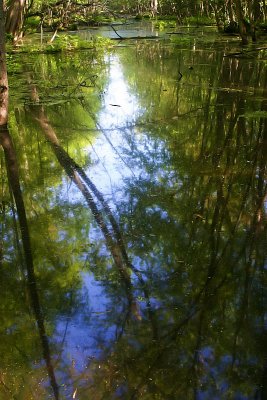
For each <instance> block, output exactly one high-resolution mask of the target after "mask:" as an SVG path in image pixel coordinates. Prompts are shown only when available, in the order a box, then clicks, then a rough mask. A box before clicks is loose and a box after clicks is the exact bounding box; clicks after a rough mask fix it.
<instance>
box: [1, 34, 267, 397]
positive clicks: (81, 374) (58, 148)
mask: <svg viewBox="0 0 267 400" xmlns="http://www.w3.org/2000/svg"><path fill="white" fill-rule="evenodd" d="M83 35H84V33H83ZM235 40H236V39H232V42H233V43H235V44H236V47H238V43H237V40H236V42H234V41H235ZM122 44H123V46H121V47H120V45H119V46H118V47H116V48H115V49H113V50H112V51H111V52H108V51H106V52H105V51H104V52H102V54H98V55H97V56H95V55H94V54H93V53H92V52H91V51H80V52H76V53H69V54H68V53H64V54H60V55H58V54H55V55H31V54H27V55H10V56H9V58H8V64H9V70H10V74H9V79H10V103H11V105H10V133H11V135H12V138H13V142H14V146H15V150H16V156H17V162H18V167H19V175H20V185H21V189H22V194H23V201H24V207H25V209H26V215H27V223H28V228H29V232H30V238H31V243H30V246H31V248H30V252H31V254H30V255H29V252H28V253H26V255H25V254H24V252H23V247H22V244H23V243H25V235H26V236H27V229H26V231H25V224H24V225H23V224H22V225H23V226H22V229H21V228H20V225H19V219H18V215H17V211H16V206H15V200H16V199H13V197H12V196H11V194H10V193H11V191H10V185H11V182H10V179H12V172H10V171H9V179H8V174H7V172H6V166H5V157H4V152H3V151H2V150H1V153H0V157H1V210H0V211H1V214H0V218H1V219H0V222H1V231H0V232H1V269H0V273H1V281H0V285H1V290H0V297H1V301H0V310H1V331H0V338H1V340H0V354H1V367H0V371H1V378H0V399H1V400H2V399H17V400H21V399H27V400H28V399H38V400H42V399H72V398H73V399H79V400H84V399H86V400H87V399H93V400H98V399H148V400H150V399H162V400H167V399H170V400H176V399H177V400H178V399H185V400H190V399H199V400H200V399H201V400H202V399H203V400H204V399H209V400H210V399H236V400H237V399H238V400H241V399H266V398H267V397H266V396H267V388H266V382H267V321H266V300H267V299H266V294H267V293H266V265H267V264H266V249H267V247H266V245H267V239H266V227H267V224H266V206H267V204H266V195H267V186H266V163H267V93H266V87H267V69H266V66H267V64H266V52H265V53H264V51H254V52H252V53H249V56H248V57H242V56H241V57H240V56H237V57H224V54H225V53H230V52H231V51H232V50H233V47H232V46H233V44H231V43H230V42H228V40H227V39H225V38H224V39H220V38H219V37H216V35H214V33H211V34H209V33H206V34H203V33H202V31H201V32H200V31H198V30H195V31H194V32H189V33H188V32H187V33H184V35H181V40H180V41H178V42H177V44H173V43H170V42H169V41H168V40H167V39H166V38H165V39H164V40H158V41H156V40H151V41H141V40H138V41H136V42H135V41H131V42H122ZM26 242H27V238H26ZM28 250H29V249H28ZM31 257H32V259H33V268H34V271H32V270H31V267H30V266H31V260H30V259H31Z"/></svg>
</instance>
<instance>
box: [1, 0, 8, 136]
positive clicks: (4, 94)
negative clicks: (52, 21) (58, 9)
mask: <svg viewBox="0 0 267 400" xmlns="http://www.w3.org/2000/svg"><path fill="white" fill-rule="evenodd" d="M7 114H8V82H7V70H6V51H5V22H4V6H3V0H0V130H2V128H3V127H5V126H6V125H7Z"/></svg>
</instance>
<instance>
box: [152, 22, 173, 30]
mask: <svg viewBox="0 0 267 400" xmlns="http://www.w3.org/2000/svg"><path fill="white" fill-rule="evenodd" d="M154 26H155V28H158V29H159V30H160V31H163V30H164V29H166V28H175V27H176V21H174V20H164V21H163V20H158V21H155V22H154Z"/></svg>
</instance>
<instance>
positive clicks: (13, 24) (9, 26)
mask: <svg viewBox="0 0 267 400" xmlns="http://www.w3.org/2000/svg"><path fill="white" fill-rule="evenodd" d="M24 8H25V0H11V1H10V2H9V3H8V7H7V12H6V31H7V33H10V34H11V35H12V36H13V38H14V41H17V40H18V39H19V38H21V37H22V34H23V22H24Z"/></svg>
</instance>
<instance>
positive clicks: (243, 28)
mask: <svg viewBox="0 0 267 400" xmlns="http://www.w3.org/2000/svg"><path fill="white" fill-rule="evenodd" d="M235 6H236V16H237V21H238V25H239V33H240V36H241V40H242V44H243V45H246V44H248V34H247V28H246V25H245V21H244V16H243V10H242V4H241V0H235Z"/></svg>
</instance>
